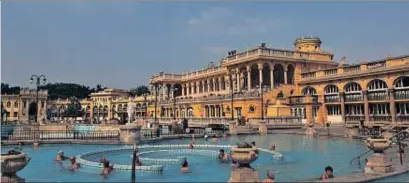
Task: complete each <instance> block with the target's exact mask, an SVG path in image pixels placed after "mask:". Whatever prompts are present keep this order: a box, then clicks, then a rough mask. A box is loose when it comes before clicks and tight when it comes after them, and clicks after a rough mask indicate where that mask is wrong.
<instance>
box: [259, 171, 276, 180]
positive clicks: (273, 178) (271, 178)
mask: <svg viewBox="0 0 409 183" xmlns="http://www.w3.org/2000/svg"><path fill="white" fill-rule="evenodd" d="M261 182H263V183H264V182H266V183H267V182H275V177H274V173H273V172H272V171H269V172H267V177H266V178H265V179H264V180H263V181H261Z"/></svg>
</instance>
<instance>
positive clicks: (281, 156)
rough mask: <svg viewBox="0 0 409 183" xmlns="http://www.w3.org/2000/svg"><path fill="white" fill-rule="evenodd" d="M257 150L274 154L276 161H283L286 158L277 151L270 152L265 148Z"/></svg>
mask: <svg viewBox="0 0 409 183" xmlns="http://www.w3.org/2000/svg"><path fill="white" fill-rule="evenodd" d="M257 149H258V150H260V151H263V152H267V153H270V154H273V158H274V159H282V158H283V157H284V156H283V154H281V153H279V152H277V151H270V150H268V149H263V148H257Z"/></svg>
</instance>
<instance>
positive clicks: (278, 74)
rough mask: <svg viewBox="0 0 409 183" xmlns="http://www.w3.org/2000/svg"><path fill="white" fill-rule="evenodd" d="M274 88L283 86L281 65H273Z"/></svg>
mask: <svg viewBox="0 0 409 183" xmlns="http://www.w3.org/2000/svg"><path fill="white" fill-rule="evenodd" d="M273 75H274V86H276V85H279V84H284V68H283V66H282V65H281V64H275V65H274V71H273Z"/></svg>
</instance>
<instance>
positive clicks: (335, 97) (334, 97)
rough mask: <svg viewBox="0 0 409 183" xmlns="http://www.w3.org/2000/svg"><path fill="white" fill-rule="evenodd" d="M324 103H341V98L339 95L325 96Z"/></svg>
mask: <svg viewBox="0 0 409 183" xmlns="http://www.w3.org/2000/svg"><path fill="white" fill-rule="evenodd" d="M324 101H325V103H331V102H340V101H341V98H340V97H339V95H325V96H324Z"/></svg>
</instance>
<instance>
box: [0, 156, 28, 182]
mask: <svg viewBox="0 0 409 183" xmlns="http://www.w3.org/2000/svg"><path fill="white" fill-rule="evenodd" d="M0 159H1V174H2V176H1V182H24V179H21V178H20V177H18V176H17V175H16V173H17V172H18V171H20V170H22V169H23V168H24V167H25V166H26V165H27V164H28V162H30V158H29V157H27V155H26V154H25V153H20V154H16V155H8V154H2V155H1V157H0Z"/></svg>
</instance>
